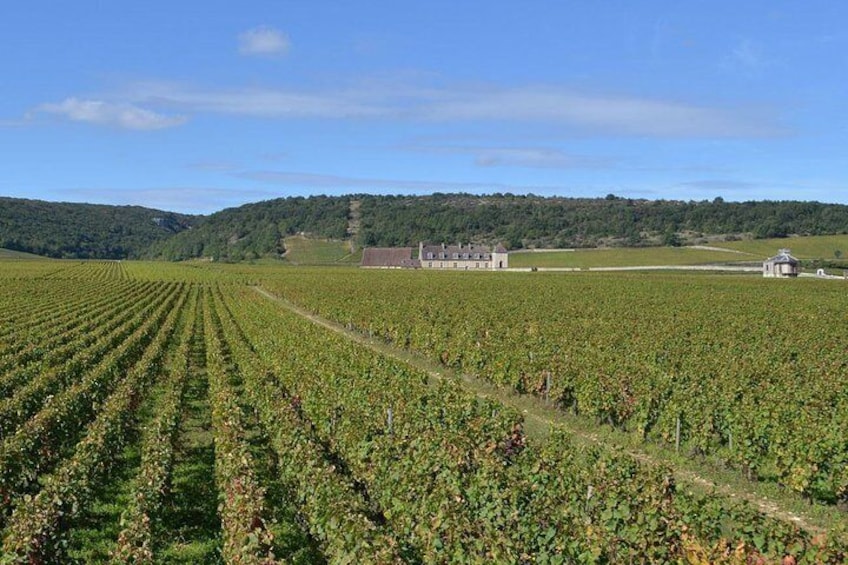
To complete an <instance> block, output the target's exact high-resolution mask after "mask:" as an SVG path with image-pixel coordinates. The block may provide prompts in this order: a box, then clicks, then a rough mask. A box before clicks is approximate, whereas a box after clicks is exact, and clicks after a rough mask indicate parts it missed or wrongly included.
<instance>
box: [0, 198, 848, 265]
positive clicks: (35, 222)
mask: <svg viewBox="0 0 848 565" xmlns="http://www.w3.org/2000/svg"><path fill="white" fill-rule="evenodd" d="M187 228H191V229H187ZM299 233H304V234H306V235H307V236H308V237H313V238H319V239H337V240H340V239H351V238H352V239H353V240H354V242H355V243H357V244H359V245H361V246H393V245H415V244H417V242H419V241H429V242H451V243H453V242H459V241H462V242H474V243H488V244H492V243H495V242H502V243H504V244H505V245H506V246H507V247H509V248H510V249H520V248H526V247H541V248H544V247H548V248H550V247H597V246H628V247H636V246H650V245H680V244H684V243H695V242H701V243H703V242H705V241H707V238H712V237H718V236H721V237H724V238H735V237H754V238H770V237H784V236H787V235H824V234H840V233H848V206H846V205H841V204H822V203H818V202H796V201H787V202H773V201H764V202H725V201H723V200H722V199H720V198H717V199H715V200H713V201H700V202H694V201H688V202H687V201H671V200H634V199H626V198H620V197H617V196H614V195H609V196H607V197H606V198H559V197H549V198H545V197H541V196H533V195H512V194H492V195H484V196H477V195H470V194H433V195H429V196H373V195H363V194H359V195H350V196H310V197H289V198H278V199H275V200H268V201H265V202H258V203H253V204H246V205H244V206H241V207H238V208H229V209H226V210H222V211H220V212H217V213H215V214H212V215H210V216H207V217H201V216H185V215H180V214H173V213H169V212H162V211H158V210H150V209H146V208H140V207H126V206H100V205H91V204H55V203H48V202H40V201H34V200H19V199H10V198H2V199H0V247H6V248H9V249H14V250H19V251H28V252H31V253H38V254H42V255H48V256H51V257H73V258H89V257H96V258H132V257H141V256H143V257H150V258H163V259H168V260H181V259H189V258H193V257H212V258H216V259H225V260H231V261H239V260H243V259H254V258H257V257H263V256H280V255H281V254H282V253H283V252H284V251H285V249H284V243H283V239H284V238H285V237H286V236H291V235H295V234H299Z"/></svg>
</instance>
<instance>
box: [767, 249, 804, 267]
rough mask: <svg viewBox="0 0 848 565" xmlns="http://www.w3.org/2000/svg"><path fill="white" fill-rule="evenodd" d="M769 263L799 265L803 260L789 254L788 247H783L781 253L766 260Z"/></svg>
mask: <svg viewBox="0 0 848 565" xmlns="http://www.w3.org/2000/svg"><path fill="white" fill-rule="evenodd" d="M766 262H767V263H774V264H776V265H781V264H789V265H798V264H800V263H801V262H800V261H799V260H798V259H796V258H795V257H793V256H792V255H790V254H789V250H788V249H781V250H780V253H778V254H777V255H775V256H774V257H769V258H768V259H767V261H766Z"/></svg>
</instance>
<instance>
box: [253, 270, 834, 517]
mask: <svg viewBox="0 0 848 565" xmlns="http://www.w3.org/2000/svg"><path fill="white" fill-rule="evenodd" d="M253 288H254V290H255V291H256V292H258V293H259V294H261V295H263V296H265V297H266V298H268V299H269V300H273V301H275V302H277V303H278V304H280V305H282V306H283V307H285V308H287V309H288V310H290V311H292V312H294V313H295V314H298V315H300V316H302V317H304V318H306V319H308V320H310V321H312V322H313V323H315V324H318V325H320V326H323V327H324V328H327V329H329V330H331V331H334V332H336V333H338V334H341V335H343V336H345V337H347V338H348V339H350V340H352V341H355V342H357V343H360V344H362V345H364V346H366V347H368V348H370V349H372V350H374V351H377V352H379V353H382V354H384V355H387V356H389V357H393V358H395V359H397V360H400V361H402V362H404V363H408V364H410V365H412V366H414V367H416V368H418V369H420V370H422V371H424V372H426V373H427V374H428V375H429V376H430V380H431V383H433V384H435V383H436V382H437V381H439V380H442V379H446V378H447V379H451V380H454V381H456V382H459V383H461V384H462V385H463V386H464V387H465V388H466V389H467V390H469V391H471V392H473V393H474V394H476V395H478V396H480V397H482V398H488V399H492V400H496V401H498V402H501V403H503V404H506V405H508V406H512V407H513V408H516V409H517V410H519V411H521V412H522V413H523V414H524V417H525V431H526V433H527V436H528V437H530V438H532V439H535V440H538V441H544V439H545V438H546V437H547V436H548V435H549V434H550V433H551V430H552V428H554V427H557V428H561V429H563V430H565V431H567V432H569V433H571V434H572V435H573V436H575V438H576V439H579V440H580V441H584V442H587V443H599V444H604V445H608V446H615V447H618V448H621V449H623V450H624V451H625V452H626V453H628V454H629V455H630V456H632V457H634V458H635V459H637V460H639V461H641V462H644V463H648V464H664V465H667V466H669V467H671V468H672V469H673V470H674V475H675V479H676V480H677V482H678V484H681V485H687V486H689V488H691V489H692V490H693V491H697V492H705V491H706V492H709V491H714V492H716V493H718V494H721V495H723V496H727V497H728V498H731V499H744V500H746V501H748V502H749V503H750V504H752V505H754V506H755V507H756V508H758V509H759V510H760V511H761V512H763V513H764V514H766V515H768V516H772V517H775V518H778V519H781V520H785V521H788V522H791V523H794V524H795V525H797V526H798V527H799V528H802V529H804V530H807V531H810V532H813V533H817V532H820V531H822V530H825V529H827V528H828V527H830V526H831V525H833V524H834V523H836V522H839V521H843V522H844V520H845V516H844V514H842V513H840V512H839V511H838V510H837V509H835V508H830V507H823V506H821V505H819V506H817V507H816V508H817V509H818V511H817V512H815V513H813V514H809V513H807V512H805V511H803V510H802V509H803V507H804V505H805V504H806V502H804V501H802V500H800V499H799V498H798V497H795V496H794V495H791V494H789V493H784V495H783V496H781V493H780V492H776V489H777V487H776V486H775V485H764V484H755V483H745V482H743V481H744V479H741V478H739V477H738V476H736V475H737V474H736V473H734V472H733V471H727V470H720V469H705V468H699V466H698V465H697V462H696V461H694V460H691V459H687V458H684V457H682V456H676V455H675V454H674V453H673V452H671V453H669V452H668V450H667V449H664V448H659V447H658V446H653V445H650V444H641V445H637V444H635V442H634V440H633V439H632V438H631V437H630V436H628V435H627V434H625V433H622V432H617V431H615V430H612V429H609V428H601V427H599V426H598V425H597V424H595V423H594V422H590V421H588V420H587V419H585V418H580V417H577V416H572V415H570V414H567V413H565V412H563V411H561V410H558V409H556V408H554V407H553V406H551V405H549V404H547V403H546V402H545V401H544V400H542V399H539V398H538V397H535V396H531V395H519V394H517V393H514V392H512V391H508V390H504V389H499V388H496V387H494V386H492V385H490V384H489V383H487V382H484V381H483V380H481V379H478V378H475V377H472V376H470V375H465V374H458V373H456V372H454V371H452V370H451V369H448V368H446V367H444V366H442V365H439V364H437V363H435V362H433V361H430V360H429V359H426V358H425V357H423V356H421V355H419V354H416V353H412V352H409V351H407V350H403V349H400V348H397V347H395V346H393V345H391V344H388V343H386V342H385V341H383V340H380V339H375V338H371V337H368V336H366V335H364V334H361V333H359V332H356V331H354V330H348V329H347V328H345V327H344V326H342V325H341V324H337V323H335V322H333V321H330V320H327V319H325V318H322V317H320V316H317V315H314V314H312V313H311V312H309V311H308V310H306V309H304V308H301V307H299V306H297V305H295V304H292V303H291V302H288V301H287V300H285V299H282V298H280V297H278V296H276V295H274V294H272V293H270V292H268V291H266V290H265V289H262V288H260V287H253ZM708 471H709V472H708ZM707 474H709V478H708V477H707V476H706V475H707ZM761 490H766V491H768V494H766V493H765V492H759V491H761ZM775 497H777V498H780V499H781V500H780V501H778V500H774V498H775ZM796 499H797V500H796ZM810 508H812V507H810Z"/></svg>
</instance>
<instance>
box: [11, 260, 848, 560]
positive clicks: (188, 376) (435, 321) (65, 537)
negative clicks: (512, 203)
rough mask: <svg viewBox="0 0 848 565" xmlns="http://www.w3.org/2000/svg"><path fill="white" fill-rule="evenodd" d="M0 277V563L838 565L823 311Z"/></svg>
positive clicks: (756, 295)
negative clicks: (791, 563)
mask: <svg viewBox="0 0 848 565" xmlns="http://www.w3.org/2000/svg"><path fill="white" fill-rule="evenodd" d="M0 273H2V277H3V278H4V280H14V283H13V284H3V285H0V393H2V400H0V539H2V549H1V550H0V552H2V558H0V562H2V563H65V562H68V563H73V562H80V563H98V562H112V563H127V562H132V563H154V562H155V563H239V564H243V563H251V564H257V565H258V564H268V563H380V564H382V563H448V562H461V563H521V562H526V563H534V562H535V563H598V562H603V563H641V562H651V563H654V562H663V563H665V562H677V563H685V562H694V563H770V562H779V561H780V560H782V559H783V558H784V557H785V556H788V555H791V556H794V557H796V558H798V559H799V561H798V562H803V563H842V562H844V560H845V556H846V552H848V532H846V527H845V526H846V524H845V518H844V514H843V513H842V512H841V511H840V510H839V509H838V506H837V505H839V504H844V503H845V502H846V500H848V465H846V460H848V449H846V445H845V437H846V432H848V403H846V401H845V399H846V398H848V395H846V394H845V393H846V390H845V387H846V384H845V383H846V378H845V377H846V374H845V365H844V351H845V350H846V349H848V343H846V338H845V337H844V335H843V334H844V332H842V328H841V326H839V325H837V324H833V323H828V321H830V320H836V319H840V316H841V314H842V312H844V310H845V308H846V307H848V304H846V296H848V295H846V293H845V292H844V288H845V287H844V284H843V283H842V282H840V281H819V280H813V279H810V280H797V281H792V282H791V283H790V284H773V283H774V281H769V280H764V279H762V278H755V277H746V276H733V275H730V276H727V275H725V276H709V275H691V274H675V275H669V274H652V275H650V276H646V275H643V274H638V273H627V274H617V273H612V274H610V273H604V274H601V273H573V274H572V273H539V274H529V273H455V272H426V271H420V270H417V271H413V270H408V271H370V270H360V269H352V268H351V269H339V268H335V267H333V268H328V267H310V268H303V267H297V268H296V267H292V266H286V265H284V264H282V263H281V262H276V263H275V264H223V263H217V262H193V263H190V264H176V263H154V262H132V261H60V260H57V261H15V260H9V261H4V262H3V265H2V269H0ZM446 296H447V297H451V298H452V299H451V300H445V299H444V298H445V297H446ZM775 304H781V305H792V307H791V308H789V309H783V310H781V315H782V317H780V318H777V317H775V316H773V315H772V314H773V310H772V309H773V306H774V305H775ZM788 406H791V407H792V409H790V410H787V409H786V407H788ZM744 477H750V478H752V479H756V480H757V481H758V483H756V484H753V483H747V482H746V481H745V478H744ZM764 489H765V490H764Z"/></svg>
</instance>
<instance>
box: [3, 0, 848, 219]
mask: <svg viewBox="0 0 848 565" xmlns="http://www.w3.org/2000/svg"><path fill="white" fill-rule="evenodd" d="M846 22H848V2H842V1H840V0H827V1H822V0H808V1H805V2H798V1H797V0H792V1H782V0H771V1H765V0H747V1H745V2H739V1H736V0H735V1H732V2H731V1H727V0H713V1H699V0H684V1H680V0H675V1H652V0H639V1H638V2H636V1H632V0H630V1H614V0H597V1H588V0H583V1H571V0H558V1H547V0H524V1H520V2H519V1H505V0H487V1H486V2H482V1H462V0H459V1H457V0H453V1H443V0H428V1H427V2H399V1H397V0H394V1H388V0H386V1H383V0H374V1H369V0H359V1H355V2H353V1H329V0H310V1H309V2H304V1H297V2H292V1H259V0H256V1H253V0H241V1H239V2H235V1H220V0H205V1H204V2H188V1H185V2H182V1H181V2H175V1H173V0H169V1H167V2H166V1H162V0H145V1H144V2H139V1H133V2H131V1H129V0H124V1H106V0H101V1H93V0H74V1H73V2H68V1H65V0H54V1H46V0H26V1H23V0H6V1H5V2H4V8H3V15H2V18H0V33H2V49H0V77H2V79H0V80H2V82H0V85H2V86H0V154H2V157H0V195H3V196H13V197H23V198H35V199H43V200H52V201H71V202H93V203H104V204H136V205H143V206H150V207H154V208H160V209H166V210H172V211H178V212H186V213H211V212H214V211H216V210H220V209H222V208H226V207H231V206H238V205H241V204H244V203H247V202H255V201H259V200H266V199H270V198H278V197H285V196H306V195H313V194H331V195H340V194H350V193H372V194H429V193H433V192H468V193H479V194H484V193H493V192H510V193H514V194H530V193H532V194H536V195H542V196H564V197H603V196H606V195H607V194H615V195H617V196H621V197H626V198H648V199H680V200H712V199H714V198H716V197H722V198H724V199H725V200H728V201H746V200H817V201H821V202H834V203H846V204H848V169H847V168H846V164H847V163H848V160H846V156H848V113H847V112H846V107H845V104H846V101H848V55H846V54H848V25H846Z"/></svg>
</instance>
